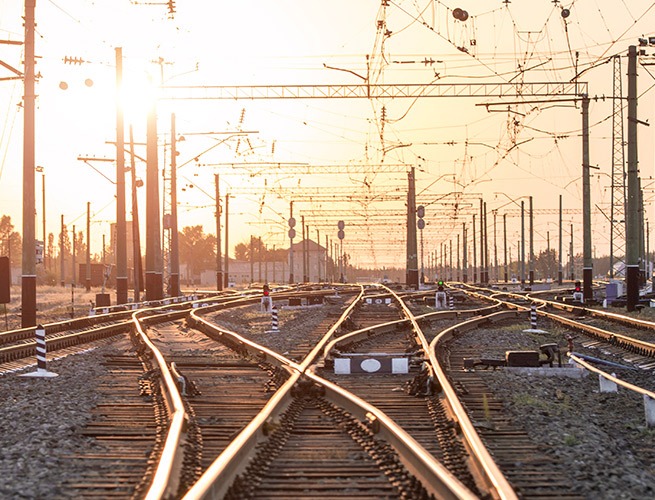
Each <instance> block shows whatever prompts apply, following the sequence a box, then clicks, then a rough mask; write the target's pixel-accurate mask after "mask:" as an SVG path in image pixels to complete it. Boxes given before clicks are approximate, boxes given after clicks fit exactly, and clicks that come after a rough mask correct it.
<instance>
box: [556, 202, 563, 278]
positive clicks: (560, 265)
mask: <svg viewBox="0 0 655 500" xmlns="http://www.w3.org/2000/svg"><path fill="white" fill-rule="evenodd" d="M562 231H563V227H562V195H561V194H560V195H559V250H558V252H557V254H558V266H557V284H558V285H561V284H562V281H563V278H564V270H563V268H562V244H563V240H562Z"/></svg>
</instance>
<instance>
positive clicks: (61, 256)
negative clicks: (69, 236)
mask: <svg viewBox="0 0 655 500" xmlns="http://www.w3.org/2000/svg"><path fill="white" fill-rule="evenodd" d="M64 230H65V227H64V214H62V215H61V230H60V233H59V263H60V267H59V283H60V284H61V286H62V287H65V286H66V261H65V260H64V238H65V237H66V234H65V233H64ZM10 248H11V247H10Z"/></svg>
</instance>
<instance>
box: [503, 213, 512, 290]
mask: <svg viewBox="0 0 655 500" xmlns="http://www.w3.org/2000/svg"><path fill="white" fill-rule="evenodd" d="M503 254H504V256H505V273H504V274H505V283H507V281H508V280H509V268H508V264H507V214H503ZM510 260H511V259H510Z"/></svg>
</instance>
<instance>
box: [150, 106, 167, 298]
mask: <svg viewBox="0 0 655 500" xmlns="http://www.w3.org/2000/svg"><path fill="white" fill-rule="evenodd" d="M162 297H163V269H162V249H161V232H160V216H159V159H158V154H157V111H156V105H155V102H154V101H153V103H152V105H151V108H150V111H149V113H148V122H147V127H146V300H160V299H161V298H162Z"/></svg>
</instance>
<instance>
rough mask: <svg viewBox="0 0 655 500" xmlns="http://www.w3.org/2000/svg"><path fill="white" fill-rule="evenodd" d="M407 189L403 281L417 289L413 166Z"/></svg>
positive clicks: (409, 174)
mask: <svg viewBox="0 0 655 500" xmlns="http://www.w3.org/2000/svg"><path fill="white" fill-rule="evenodd" d="M407 180H408V189H407V270H406V273H405V274H406V276H405V283H406V285H407V286H408V287H409V288H415V289H417V290H418V282H419V279H418V278H419V276H418V251H417V248H416V247H417V244H416V181H415V173H414V167H412V168H411V169H410V171H409V173H408V177H407Z"/></svg>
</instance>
